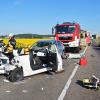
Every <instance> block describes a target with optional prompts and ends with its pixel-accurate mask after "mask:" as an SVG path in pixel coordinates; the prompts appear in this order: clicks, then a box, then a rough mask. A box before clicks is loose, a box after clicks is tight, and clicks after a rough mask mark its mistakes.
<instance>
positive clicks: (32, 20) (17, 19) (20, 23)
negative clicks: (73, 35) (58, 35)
mask: <svg viewBox="0 0 100 100" xmlns="http://www.w3.org/2000/svg"><path fill="white" fill-rule="evenodd" d="M73 21H74V22H77V23H79V24H80V26H81V29H84V30H87V31H89V32H91V33H92V34H100V0H0V35H7V34H10V33H13V34H22V33H33V34H52V33H51V30H52V27H53V26H55V25H56V24H57V23H63V22H73Z"/></svg>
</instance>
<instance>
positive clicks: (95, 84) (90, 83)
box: [82, 75, 100, 89]
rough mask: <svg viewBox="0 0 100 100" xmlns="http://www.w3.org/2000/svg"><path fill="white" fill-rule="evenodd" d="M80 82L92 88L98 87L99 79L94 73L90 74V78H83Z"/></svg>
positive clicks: (99, 86)
mask: <svg viewBox="0 0 100 100" xmlns="http://www.w3.org/2000/svg"><path fill="white" fill-rule="evenodd" d="M82 82H83V86H84V87H87V88H92V89H99V88H100V80H99V79H98V78H97V77H96V76H95V75H92V77H91V78H85V79H83V80H82Z"/></svg>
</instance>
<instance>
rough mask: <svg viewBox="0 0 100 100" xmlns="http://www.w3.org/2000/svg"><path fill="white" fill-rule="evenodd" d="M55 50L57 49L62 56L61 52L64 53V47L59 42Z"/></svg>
mask: <svg viewBox="0 0 100 100" xmlns="http://www.w3.org/2000/svg"><path fill="white" fill-rule="evenodd" d="M57 49H58V52H59V53H60V54H61V56H62V54H63V51H64V46H63V44H62V43H61V42H60V41H57Z"/></svg>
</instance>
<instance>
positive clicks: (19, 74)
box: [8, 68, 23, 82]
mask: <svg viewBox="0 0 100 100" xmlns="http://www.w3.org/2000/svg"><path fill="white" fill-rule="evenodd" d="M8 79H9V81H11V82H18V81H21V80H22V79H23V69H22V68H15V69H14V70H12V71H11V72H10V73H9V76H8Z"/></svg>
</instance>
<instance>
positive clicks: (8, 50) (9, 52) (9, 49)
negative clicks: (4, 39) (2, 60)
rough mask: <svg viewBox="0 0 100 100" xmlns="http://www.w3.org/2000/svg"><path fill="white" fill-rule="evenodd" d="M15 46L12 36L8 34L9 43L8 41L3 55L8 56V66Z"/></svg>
mask: <svg viewBox="0 0 100 100" xmlns="http://www.w3.org/2000/svg"><path fill="white" fill-rule="evenodd" d="M15 46H16V40H15V39H14V36H13V34H9V41H8V45H7V48H6V52H5V55H6V56H8V58H9V63H10V64H11V60H12V59H13V57H14V55H13V49H15Z"/></svg>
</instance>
